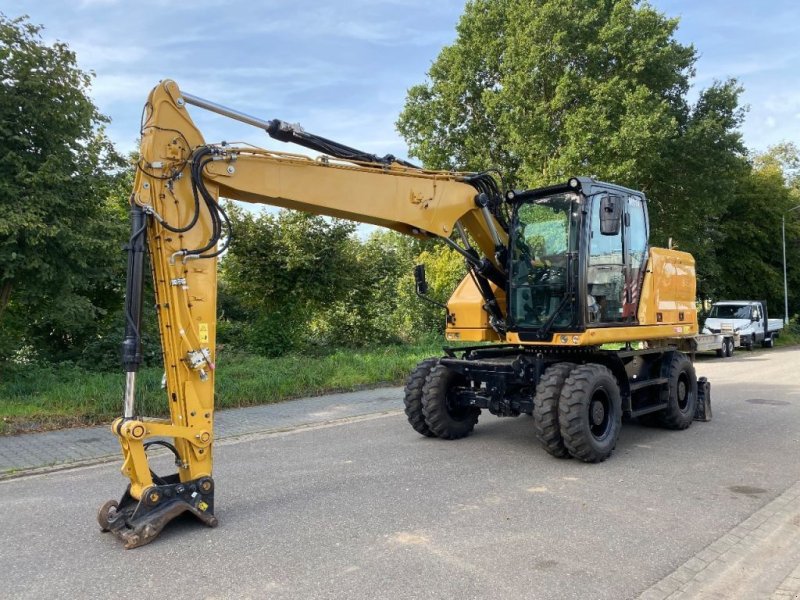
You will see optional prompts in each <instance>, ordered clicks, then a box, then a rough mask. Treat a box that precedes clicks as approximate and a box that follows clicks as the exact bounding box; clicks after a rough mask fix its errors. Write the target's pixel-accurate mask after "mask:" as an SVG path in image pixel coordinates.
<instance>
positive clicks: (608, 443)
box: [558, 364, 622, 463]
mask: <svg viewBox="0 0 800 600" xmlns="http://www.w3.org/2000/svg"><path fill="white" fill-rule="evenodd" d="M598 404H599V405H600V410H596V407H597V406H598ZM558 411H559V424H560V427H561V437H562V438H563V439H564V446H566V448H567V450H569V453H570V454H571V455H572V456H574V457H575V458H577V459H579V460H582V461H584V462H589V463H598V462H602V461H604V460H605V459H607V458H608V457H609V456H611V453H612V452H613V451H614V448H615V447H616V445H617V438H619V432H620V429H621V428H622V399H621V398H620V393H619V384H618V383H617V380H616V378H615V377H614V374H613V373H612V372H611V370H610V369H608V367H605V366H603V365H597V364H594V365H592V364H590V365H581V366H578V367H575V368H574V369H573V370H572V372H571V373H570V374H569V376H568V377H567V379H566V381H564V387H563V388H562V389H561V397H560V399H559V403H558ZM601 413H602V414H601ZM600 417H602V418H601V419H600V422H599V423H598V422H597V419H598V418H600Z"/></svg>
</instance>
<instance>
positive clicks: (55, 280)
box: [0, 14, 125, 360]
mask: <svg viewBox="0 0 800 600" xmlns="http://www.w3.org/2000/svg"><path fill="white" fill-rule="evenodd" d="M0 73H2V77H0V86H2V93H0V204H1V205H2V209H3V219H2V220H0V327H2V330H3V334H4V335H3V336H2V337H3V343H2V348H0V352H2V353H3V354H2V355H0V359H2V358H3V357H8V356H9V354H11V353H18V352H21V351H23V352H25V351H27V352H28V353H32V354H33V355H34V356H40V357H41V358H43V359H55V360H59V359H62V360H63V359H64V358H72V359H74V358H77V357H78V356H79V354H80V352H81V349H82V348H83V347H84V346H85V345H86V344H87V343H90V342H91V341H92V339H93V338H94V336H95V335H96V332H97V329H98V324H99V323H101V322H102V321H103V319H104V316H105V315H106V314H107V313H108V312H109V311H110V310H112V309H113V308H114V307H116V306H118V305H119V303H120V301H121V282H122V281H123V280H122V279H121V278H120V274H119V269H118V267H117V265H118V263H119V262H120V261H119V256H118V250H119V242H120V241H121V240H122V239H123V235H124V234H123V232H124V230H125V225H124V223H125V220H124V213H123V210H122V208H121V206H120V204H119V203H118V202H116V201H115V199H114V192H115V186H116V185H117V183H118V176H117V175H116V170H117V169H118V168H119V167H120V166H121V164H122V163H121V160H120V158H119V156H118V155H117V154H116V153H115V152H114V149H113V148H112V146H111V144H110V142H109V140H108V138H107V137H106V135H105V133H104V131H103V128H102V126H103V124H104V123H105V122H106V121H107V119H106V118H105V117H103V116H102V115H101V114H100V113H99V112H98V111H97V109H96V107H95V106H94V104H93V103H92V101H91V100H90V99H89V97H88V91H89V86H90V83H91V78H92V77H91V75H90V74H87V73H84V72H83V71H81V70H80V69H79V68H78V67H77V63H76V58H75V54H74V53H73V52H72V51H70V50H69V48H68V47H67V45H66V44H63V43H60V42H57V43H55V44H53V45H52V46H48V45H46V44H44V43H43V41H42V39H41V35H40V28H38V27H36V26H34V25H31V24H30V23H28V22H27V20H25V19H24V18H20V19H14V20H10V19H8V18H6V17H5V16H3V15H2V14H0ZM26 349H27V350H26Z"/></svg>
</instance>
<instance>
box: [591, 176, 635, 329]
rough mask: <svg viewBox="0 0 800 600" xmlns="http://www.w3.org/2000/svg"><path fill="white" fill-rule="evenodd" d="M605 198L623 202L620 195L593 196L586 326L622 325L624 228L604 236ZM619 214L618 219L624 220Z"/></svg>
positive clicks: (623, 306)
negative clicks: (602, 223) (602, 225)
mask: <svg viewBox="0 0 800 600" xmlns="http://www.w3.org/2000/svg"><path fill="white" fill-rule="evenodd" d="M604 199H606V200H607V199H610V200H611V202H612V203H623V200H624V199H623V197H622V195H621V194H616V193H613V192H608V193H603V194H594V198H593V201H592V208H591V219H590V224H589V256H588V260H587V266H586V283H587V288H586V291H587V297H586V324H587V326H589V327H597V326H602V325H617V324H621V323H623V322H624V319H625V316H624V311H625V285H626V281H627V268H626V256H625V244H624V232H625V228H624V227H623V226H621V225H622V223H620V227H618V229H617V231H616V232H615V233H603V231H602V227H601V222H602V220H603V203H604ZM622 214H624V212H623V213H621V214H620V220H624V218H623V217H622Z"/></svg>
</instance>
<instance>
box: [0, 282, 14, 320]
mask: <svg viewBox="0 0 800 600" xmlns="http://www.w3.org/2000/svg"><path fill="white" fill-rule="evenodd" d="M9 300H11V281H10V280H9V281H4V282H3V284H2V285H0V319H2V318H3V313H4V312H5V310H6V306H8V302H9Z"/></svg>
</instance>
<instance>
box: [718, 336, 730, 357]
mask: <svg viewBox="0 0 800 600" xmlns="http://www.w3.org/2000/svg"><path fill="white" fill-rule="evenodd" d="M726 356H728V342H727V340H722V348H717V358H725V357H726Z"/></svg>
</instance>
